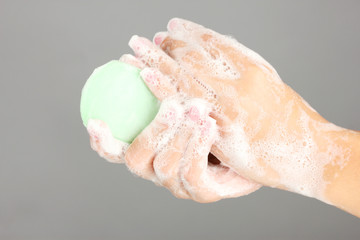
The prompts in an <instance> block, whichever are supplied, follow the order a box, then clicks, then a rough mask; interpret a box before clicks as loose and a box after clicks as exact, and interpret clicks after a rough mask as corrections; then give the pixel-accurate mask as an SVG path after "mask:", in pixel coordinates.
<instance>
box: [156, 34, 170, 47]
mask: <svg viewBox="0 0 360 240" xmlns="http://www.w3.org/2000/svg"><path fill="white" fill-rule="evenodd" d="M167 35H168V34H167V33H166V32H158V33H156V34H155V36H154V39H153V42H154V43H155V45H157V46H159V45H160V44H161V43H162V42H163V41H164V39H165V38H166V37H167Z"/></svg>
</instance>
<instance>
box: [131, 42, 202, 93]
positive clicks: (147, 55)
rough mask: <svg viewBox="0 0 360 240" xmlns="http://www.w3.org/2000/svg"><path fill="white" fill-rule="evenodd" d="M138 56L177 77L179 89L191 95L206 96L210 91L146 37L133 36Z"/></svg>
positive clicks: (132, 46)
mask: <svg viewBox="0 0 360 240" xmlns="http://www.w3.org/2000/svg"><path fill="white" fill-rule="evenodd" d="M129 45H130V47H131V48H132V49H133V50H134V52H135V54H136V56H137V57H138V58H139V59H141V60H142V61H143V62H144V63H145V64H146V65H147V66H149V67H152V68H156V69H158V70H160V71H161V72H162V73H163V74H164V75H168V76H170V77H171V78H172V79H175V80H176V82H177V84H178V86H179V90H180V91H181V92H183V93H186V94H187V95H188V96H190V97H204V96H205V95H206V94H207V93H209V87H208V86H206V84H204V83H203V82H201V81H199V80H198V79H196V78H193V77H192V76H191V75H190V74H189V73H188V72H187V71H185V70H184V69H182V68H181V67H180V66H179V64H178V63H177V62H175V60H174V59H172V58H171V57H170V56H168V55H167V54H166V53H165V52H164V51H162V50H161V49H160V48H158V47H157V46H155V45H154V44H153V43H151V42H150V41H149V40H148V39H146V38H141V37H138V36H133V37H132V38H131V39H130V41H129Z"/></svg>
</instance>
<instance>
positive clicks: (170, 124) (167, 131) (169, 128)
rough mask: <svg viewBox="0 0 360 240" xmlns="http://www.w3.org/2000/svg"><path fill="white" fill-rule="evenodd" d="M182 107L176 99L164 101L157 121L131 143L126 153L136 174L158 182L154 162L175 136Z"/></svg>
mask: <svg viewBox="0 0 360 240" xmlns="http://www.w3.org/2000/svg"><path fill="white" fill-rule="evenodd" d="M181 110H182V107H181V105H180V104H179V103H178V102H176V101H175V100H174V99H169V100H166V101H163V102H162V104H161V107H160V109H159V112H158V114H157V115H156V117H155V119H154V120H153V121H152V122H151V123H150V125H149V126H147V127H146V128H145V129H144V130H143V131H142V132H141V133H140V134H139V135H138V136H137V137H136V138H135V140H134V141H133V142H132V143H131V145H130V146H129V148H128V150H127V151H126V153H125V162H126V165H127V167H128V168H129V170H130V171H131V172H133V173H134V174H136V175H138V176H140V177H142V178H145V179H148V180H151V181H154V182H155V181H157V177H156V175H155V173H154V169H153V160H154V158H155V156H156V154H157V153H158V151H160V150H161V149H162V148H163V147H164V146H165V145H166V144H167V143H168V141H169V140H171V139H172V138H173V136H174V134H175V132H174V131H176V129H177V128H178V125H179V122H178V121H177V117H178V116H180V115H181Z"/></svg>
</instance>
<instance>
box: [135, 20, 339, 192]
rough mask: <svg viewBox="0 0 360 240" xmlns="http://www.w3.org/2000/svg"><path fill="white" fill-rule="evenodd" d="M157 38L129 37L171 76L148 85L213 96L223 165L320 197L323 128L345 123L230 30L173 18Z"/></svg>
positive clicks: (140, 53) (325, 155) (146, 59)
mask: <svg viewBox="0 0 360 240" xmlns="http://www.w3.org/2000/svg"><path fill="white" fill-rule="evenodd" d="M154 43H155V44H153V43H151V42H150V41H149V40H147V39H146V38H141V37H138V36H133V37H132V39H131V40H130V42H129V45H130V47H131V48H132V49H133V50H134V52H135V54H136V57H137V58H138V59H140V60H141V61H142V62H143V63H144V64H145V65H146V66H148V67H151V68H152V69H155V70H157V71H159V72H161V73H162V74H163V75H165V76H166V78H164V79H166V80H162V81H159V82H154V83H152V84H148V86H149V88H151V90H152V91H153V92H155V93H159V94H160V93H161V92H162V91H163V90H164V89H165V88H164V85H170V84H173V85H175V86H176V92H175V93H174V94H178V93H181V94H183V95H186V96H188V97H193V98H201V99H204V100H206V101H208V102H209V103H211V104H212V111H211V112H210V116H211V117H212V118H214V119H215V120H216V122H217V124H218V126H219V133H220V134H219V138H218V139H217V140H216V141H215V143H214V145H213V147H212V148H211V152H212V153H213V154H214V155H215V156H216V157H217V158H218V159H219V160H220V161H221V163H222V165H225V166H229V167H230V168H231V169H233V170H234V171H236V172H237V173H238V174H240V175H242V176H245V177H246V178H248V179H252V180H254V181H256V182H258V183H261V184H263V185H267V186H272V187H278V188H281V189H287V190H290V191H294V192H298V193H301V194H304V195H307V196H312V197H318V198H322V196H323V195H322V194H323V191H324V190H325V180H324V179H323V177H322V175H323V174H322V173H323V171H324V168H325V166H326V165H327V164H329V163H330V162H331V161H332V160H333V159H334V157H331V156H330V155H331V154H330V153H329V152H327V148H322V144H323V143H324V141H326V139H324V138H323V136H325V135H324V134H322V132H326V131H341V129H340V128H338V127H336V126H334V125H333V124H330V123H329V122H327V121H326V120H325V119H323V118H322V117H321V116H320V115H319V114H318V113H317V112H316V111H315V110H313V109H312V108H311V107H310V106H309V105H308V104H307V103H306V102H305V101H304V100H303V99H302V98H301V97H300V96H299V95H298V94H297V93H296V92H294V91H293V90H292V89H291V88H290V87H288V86H287V85H286V84H284V83H283V82H282V81H281V79H280V77H279V76H278V74H277V73H276V71H275V70H274V68H273V67H272V66H271V65H270V64H269V63H267V62H266V61H265V60H264V59H263V58H262V57H260V56H259V55H258V54H256V53H254V52H253V51H251V50H250V49H248V48H246V47H244V46H243V45H241V44H240V43H238V42H237V41H236V40H235V39H233V38H231V37H228V36H224V35H221V34H219V33H216V32H214V31H212V30H210V29H207V28H204V27H203V26H200V25H198V24H195V23H192V22H190V21H186V20H182V19H172V20H170V22H169V24H168V31H167V32H161V33H158V34H156V35H155V37H154ZM156 45H157V46H156ZM155 70H154V71H155ZM167 81H168V82H170V83H167Z"/></svg>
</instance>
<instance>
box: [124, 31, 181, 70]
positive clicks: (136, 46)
mask: <svg viewBox="0 0 360 240" xmlns="http://www.w3.org/2000/svg"><path fill="white" fill-rule="evenodd" d="M129 46H130V47H131V49H132V50H133V51H134V52H135V55H136V57H137V58H139V59H140V60H141V61H142V62H144V63H145V64H146V65H147V66H149V67H153V68H157V69H159V70H160V71H161V72H162V73H164V74H166V75H172V76H174V77H178V75H179V74H180V72H181V69H180V67H179V65H178V63H177V62H175V60H174V59H172V58H171V57H170V56H168V55H167V54H166V53H164V52H163V51H162V50H161V49H160V48H158V47H157V46H155V45H154V44H153V43H152V42H150V41H149V40H148V39H146V38H142V37H139V36H136V35H134V36H132V37H131V39H130V41H129Z"/></svg>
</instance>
